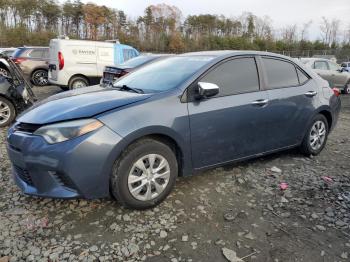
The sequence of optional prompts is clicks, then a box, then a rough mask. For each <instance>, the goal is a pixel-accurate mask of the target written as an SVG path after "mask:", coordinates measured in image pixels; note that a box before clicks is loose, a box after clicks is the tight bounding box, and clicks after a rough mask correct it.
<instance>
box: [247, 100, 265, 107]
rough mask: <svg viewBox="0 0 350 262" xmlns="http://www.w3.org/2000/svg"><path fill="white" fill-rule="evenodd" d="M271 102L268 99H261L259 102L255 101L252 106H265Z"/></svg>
mask: <svg viewBox="0 0 350 262" xmlns="http://www.w3.org/2000/svg"><path fill="white" fill-rule="evenodd" d="M268 102H269V100H268V99H259V100H255V101H253V102H252V103H251V104H252V105H254V106H264V105H266V104H267V103H268Z"/></svg>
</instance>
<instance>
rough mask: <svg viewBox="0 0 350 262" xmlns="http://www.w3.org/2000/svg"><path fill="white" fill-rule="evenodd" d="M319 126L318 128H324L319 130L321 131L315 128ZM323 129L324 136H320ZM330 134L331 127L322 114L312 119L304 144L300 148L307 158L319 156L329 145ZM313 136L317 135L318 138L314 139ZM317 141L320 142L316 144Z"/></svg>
mask: <svg viewBox="0 0 350 262" xmlns="http://www.w3.org/2000/svg"><path fill="white" fill-rule="evenodd" d="M317 124H318V127H321V126H322V128H319V129H318V128H316V127H315V126H316V125H317ZM323 129H324V136H320V134H321V133H323ZM321 131H322V132H321ZM328 133H329V126H328V121H327V119H326V117H325V116H324V115H321V114H318V115H316V116H315V117H314V118H313V119H312V122H311V124H310V126H309V128H308V130H307V133H306V134H305V137H304V139H303V142H302V144H301V148H300V149H301V152H302V153H304V154H305V155H307V156H310V155H314V156H315V155H318V154H319V153H320V152H321V151H322V150H323V148H324V147H325V145H326V143H327V138H328ZM312 134H316V138H314V139H312V137H315V136H313V135H312ZM317 137H318V138H317ZM315 140H318V142H316V141H315Z"/></svg>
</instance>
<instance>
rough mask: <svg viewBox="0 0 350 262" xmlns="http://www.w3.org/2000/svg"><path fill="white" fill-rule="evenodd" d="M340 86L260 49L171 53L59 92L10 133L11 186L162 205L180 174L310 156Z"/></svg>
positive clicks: (333, 115)
mask: <svg viewBox="0 0 350 262" xmlns="http://www.w3.org/2000/svg"><path fill="white" fill-rule="evenodd" d="M339 111H340V100H339V98H338V97H337V93H336V91H333V90H332V89H331V88H330V87H329V85H328V83H327V82H326V81H324V80H322V79H321V78H320V77H319V76H317V75H316V74H315V73H313V72H312V71H311V70H309V69H307V68H305V67H304V66H303V65H302V64H300V63H299V62H298V61H294V60H292V59H289V58H287V57H284V56H280V55H277V54H272V53H263V52H247V51H215V52H199V53H187V54H183V55H178V56H174V57H169V58H166V59H163V60H161V61H158V62H155V63H152V64H150V65H148V66H145V67H142V68H140V69H139V70H137V71H135V72H133V73H131V74H130V75H127V76H125V77H123V78H121V79H120V80H118V81H117V82H115V83H114V86H113V87H111V88H102V87H99V86H94V87H88V88H83V89H79V90H75V91H69V92H64V93H61V94H58V95H55V96H52V97H50V98H48V99H47V100H44V101H42V102H40V103H38V104H36V105H35V106H34V107H32V108H31V109H30V110H29V111H27V112H25V113H24V114H22V115H21V116H20V117H19V118H18V119H17V121H16V123H15V124H14V125H13V126H12V127H11V128H10V129H9V132H8V137H7V140H8V143H7V144H8V154H9V157H10V160H11V162H12V165H13V176H14V180H15V182H16V184H17V185H18V186H19V187H20V188H21V190H22V191H23V192H24V193H25V194H29V195H35V196H42V197H54V198H78V197H83V198H89V199H91V198H101V197H107V196H110V195H112V196H113V197H115V198H116V199H117V200H118V201H119V202H120V203H121V204H123V205H125V206H127V207H131V208H139V209H142V208H148V207H152V206H155V205H157V204H158V203H160V202H161V201H162V200H164V199H165V198H166V196H167V195H168V194H169V193H170V192H171V190H172V188H173V187H174V185H175V180H176V178H177V177H178V176H187V175H191V174H193V173H195V172H197V171H199V170H203V169H206V168H212V167H216V166H219V165H223V164H226V163H230V162H233V161H240V160H244V159H248V158H254V157H258V156H261V155H265V154H269V153H272V152H276V151H281V150H285V149H288V148H293V147H299V148H300V150H301V152H303V153H304V154H307V155H317V154H319V153H320V152H321V150H322V149H323V148H324V146H325V144H326V141H327V136H328V134H329V132H330V131H331V130H332V128H333V127H334V126H335V125H336V122H337V118H338V114H339Z"/></svg>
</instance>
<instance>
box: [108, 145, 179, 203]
mask: <svg viewBox="0 0 350 262" xmlns="http://www.w3.org/2000/svg"><path fill="white" fill-rule="evenodd" d="M177 175H178V164H177V159H176V156H175V153H174V151H173V150H172V149H171V148H170V147H169V146H168V145H166V144H164V143H162V142H160V141H158V140H154V139H142V140H140V141H138V142H136V143H134V144H132V145H130V146H129V147H128V148H127V150H125V151H124V153H123V154H122V156H121V157H120V158H119V159H118V160H117V161H116V163H115V165H114V168H113V172H112V175H111V191H112V194H113V196H114V197H115V198H116V199H117V200H118V201H119V202H120V203H121V204H122V205H123V206H126V207H129V208H135V209H145V208H150V207H153V206H156V205H157V204H159V203H160V202H162V201H163V200H164V199H165V198H166V197H167V196H168V195H169V193H170V192H171V190H172V189H173V187H174V185H175V181H176V177H177Z"/></svg>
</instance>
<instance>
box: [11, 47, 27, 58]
mask: <svg viewBox="0 0 350 262" xmlns="http://www.w3.org/2000/svg"><path fill="white" fill-rule="evenodd" d="M24 50H25V49H24V48H18V49H16V50H15V51H14V52H13V54H12V57H21V55H22V54H23V52H24Z"/></svg>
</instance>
